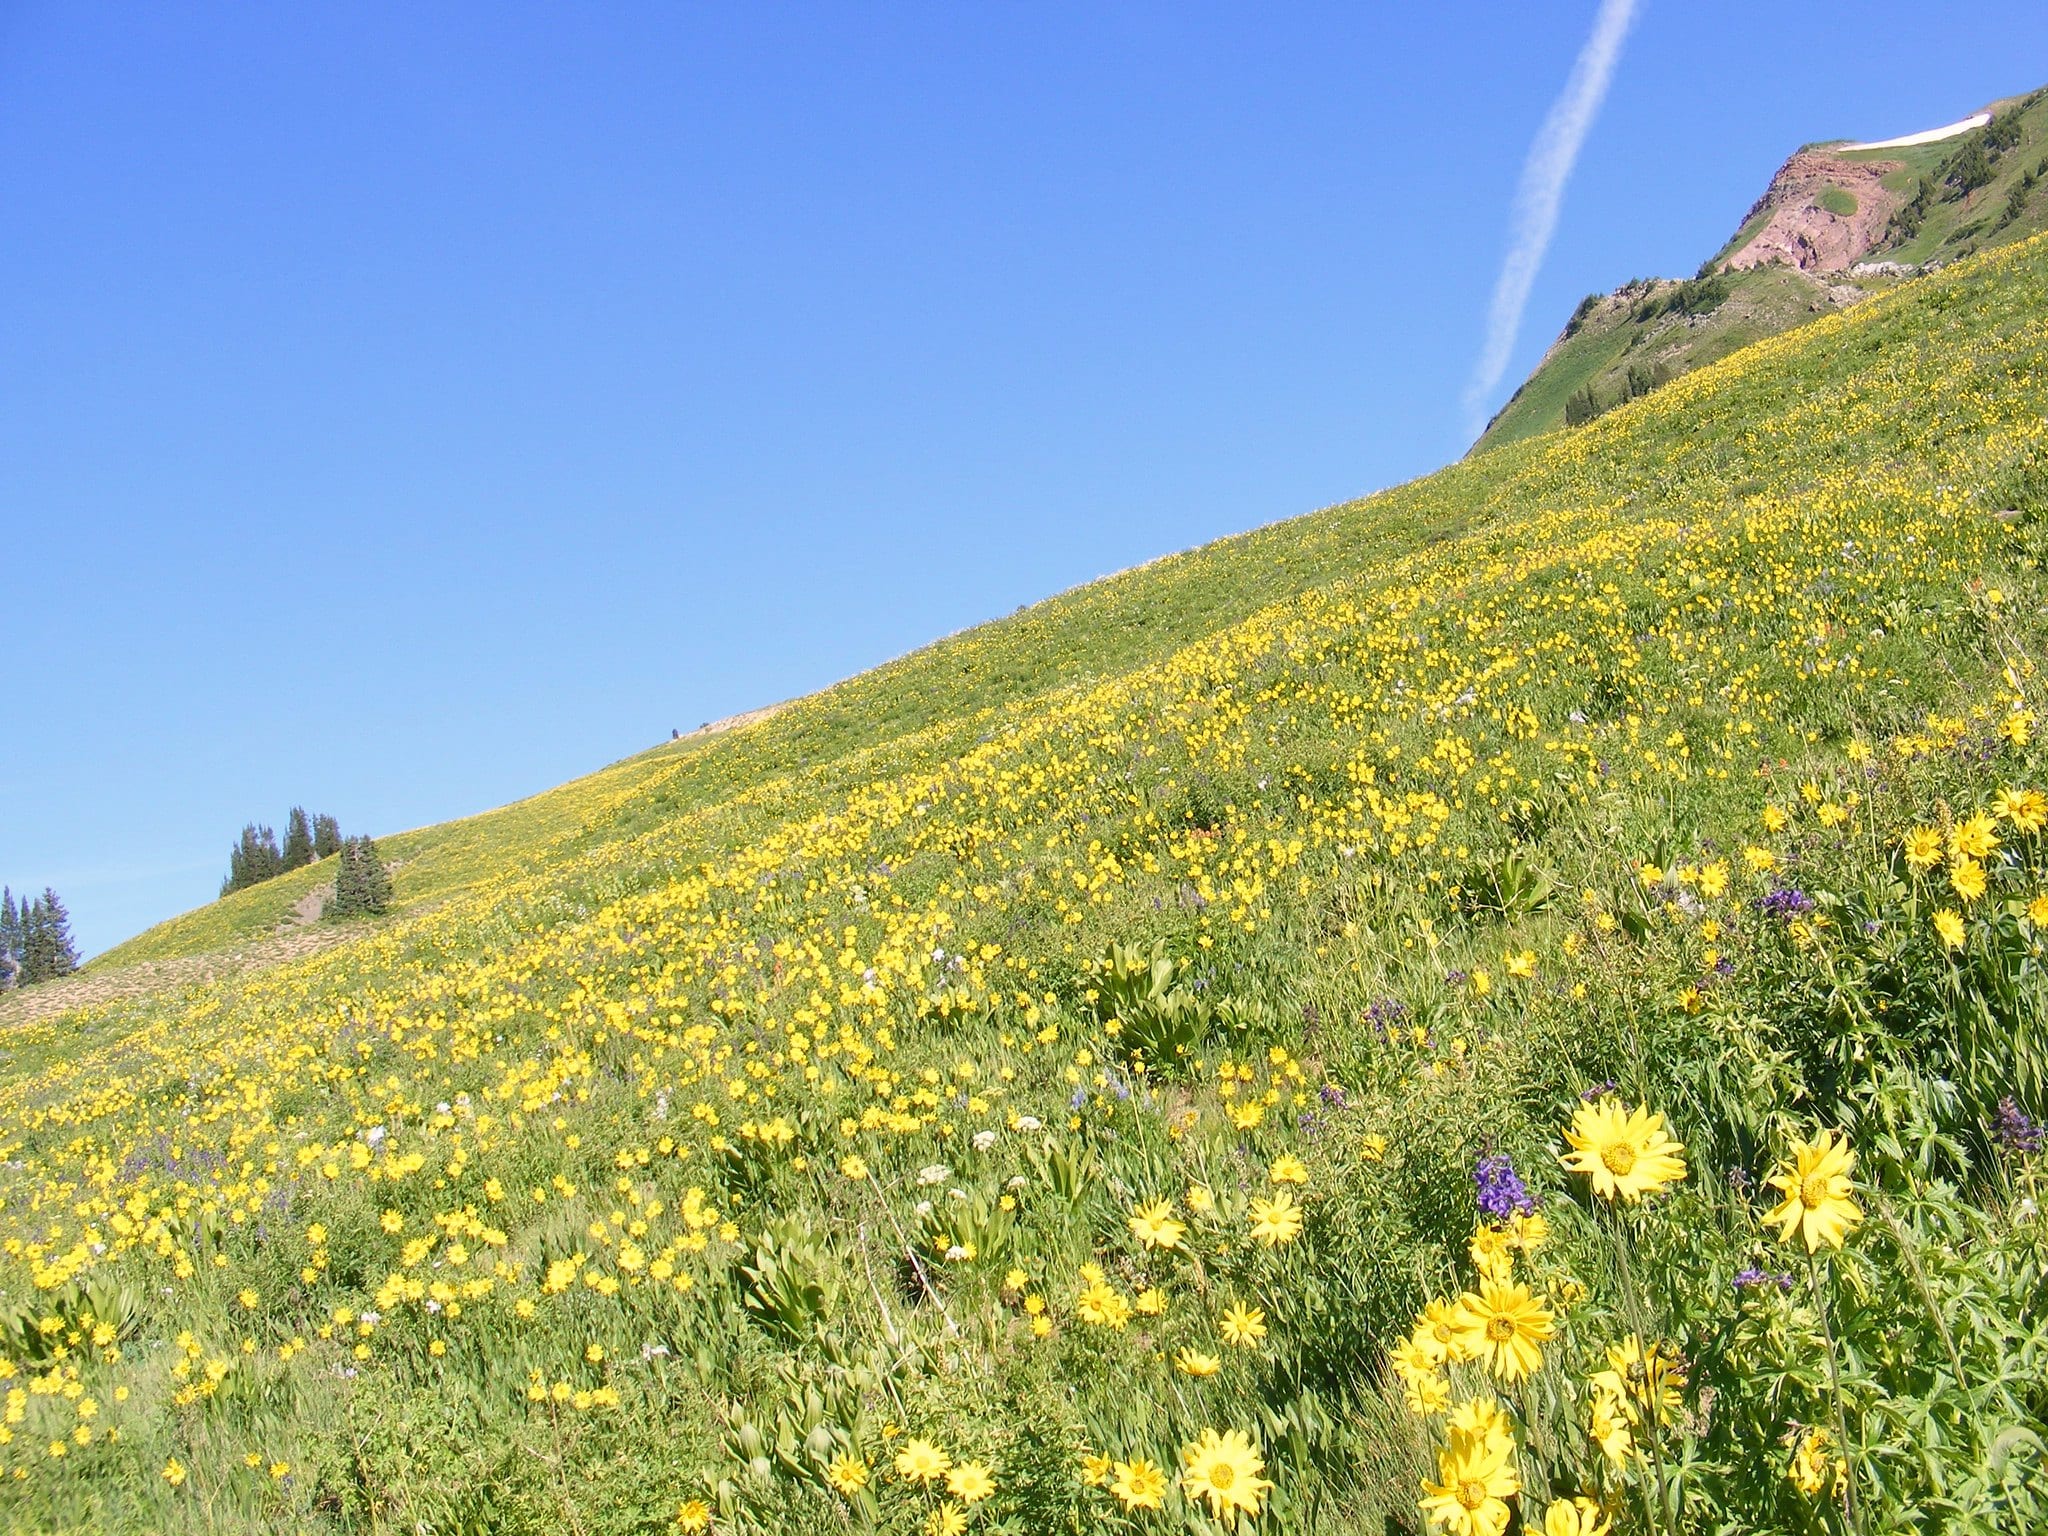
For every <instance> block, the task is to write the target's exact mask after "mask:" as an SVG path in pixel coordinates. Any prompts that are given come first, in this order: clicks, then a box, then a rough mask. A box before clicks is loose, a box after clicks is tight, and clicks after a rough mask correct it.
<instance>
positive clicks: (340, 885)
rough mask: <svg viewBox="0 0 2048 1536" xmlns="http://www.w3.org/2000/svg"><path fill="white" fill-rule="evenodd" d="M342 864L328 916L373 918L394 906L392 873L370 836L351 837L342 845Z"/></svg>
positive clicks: (335, 877)
mask: <svg viewBox="0 0 2048 1536" xmlns="http://www.w3.org/2000/svg"><path fill="white" fill-rule="evenodd" d="M340 864H341V867H340V868H339V869H338V870H337V871H336V872H335V876H334V895H333V896H332V897H331V898H330V899H329V900H328V903H327V906H326V908H325V911H324V914H323V915H325V916H327V917H373V916H375V915H376V914H377V913H380V912H383V911H385V910H386V909H387V908H388V907H390V905H391V875H390V872H389V871H387V870H386V869H385V868H384V861H383V860H382V859H381V858H379V857H378V856H377V845H376V844H375V843H373V842H371V841H370V839H368V838H367V837H351V838H348V839H346V840H344V841H343V843H342V845H341V860H340Z"/></svg>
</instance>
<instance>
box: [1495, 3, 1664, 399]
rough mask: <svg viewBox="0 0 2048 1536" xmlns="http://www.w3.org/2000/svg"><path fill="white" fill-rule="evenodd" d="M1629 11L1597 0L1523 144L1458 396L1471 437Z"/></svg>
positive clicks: (1501, 369)
mask: <svg viewBox="0 0 2048 1536" xmlns="http://www.w3.org/2000/svg"><path fill="white" fill-rule="evenodd" d="M1635 13H1636V0H1600V14H1599V15H1598V16H1597V17H1595V18H1594V21H1593V31H1592V34H1591V35H1590V36H1589V37H1587V39H1586V45H1585V47H1583V48H1581V49H1580V50H1579V56H1578V59H1577V60H1576V61H1575V62H1574V63H1573V64H1572V73H1571V78H1570V79H1569V80H1567V81H1565V85H1564V94H1563V95H1561V96H1559V97H1558V98H1557V102H1556V104H1555V105H1553V106H1552V107H1551V109H1550V115H1549V116H1548V117H1546V118H1544V120H1543V126H1542V127H1541V128H1539V129H1538V130H1537V132H1536V141H1535V142H1534V143H1533V144H1531V145H1530V146H1529V159H1528V161H1527V163H1526V164H1524V165H1523V167H1522V180H1521V184H1520V185H1519V186H1517V187H1516V188H1515V206H1514V215H1513V218H1514V223H1513V229H1512V233H1511V236H1510V239H1509V242H1508V254H1507V259H1506V260H1505V261H1503V262H1502V263H1501V266H1500V280H1499V281H1498V282H1496V283H1495V284H1494V287H1493V307H1492V309H1491V310H1489V311H1488V313H1487V316H1486V343H1485V345H1484V346H1482V347H1481V348H1480V349H1479V363H1478V366H1476V367H1475V368H1474V369H1473V370H1472V382H1471V384H1470V385H1468V386H1467V387H1466V390H1465V409H1466V410H1467V411H1468V412H1469V413H1470V414H1471V417H1472V435H1473V436H1474V437H1477V436H1478V435H1479V434H1480V432H1481V431H1483V430H1484V429H1485V425H1486V417H1485V414H1484V413H1485V410H1486V402H1487V400H1488V398H1489V397H1491V395H1492V394H1493V391H1494V389H1495V388H1496V387H1497V386H1498V385H1499V384H1500V378H1501V375H1502V374H1503V373H1505V372H1507V366H1508V354H1509V353H1510V352H1511V351H1513V349H1514V345H1515V333H1516V332H1517V331H1518V330H1520V329H1521V325H1522V310H1523V307H1524V306H1525V305H1527V304H1528V302H1529V288H1530V286H1531V285H1532V284H1533V283H1534V282H1535V281H1536V269H1537V268H1538V267H1540V266H1542V265H1543V253H1544V252H1545V251H1547V250H1548V249H1549V248H1550V236H1551V232H1552V231H1554V230H1555V229H1556V228H1557V205H1558V203H1559V201H1560V200H1561V199H1562V198H1563V197H1564V184H1565V182H1566V181H1568V180H1569V179H1570V178H1571V174H1572V166H1573V164H1574V163H1575V162H1576V161H1577V160H1578V158H1579V146H1580V145H1581V144H1583V143H1584V142H1585V139H1586V130H1587V129H1588V128H1590V127H1592V126H1593V117H1594V114H1596V113H1597V112H1599V110H1600V103H1601V102H1602V101H1604V100H1605V99H1606V97H1607V85H1608V82H1609V81H1610V80H1611V79H1613V77H1614V62H1615V60H1616V59H1617V58H1619V57H1620V55H1621V43H1622V39H1623V38H1624V37H1626V36H1627V35H1628V28H1629V23H1630V22H1632V21H1633V20H1635Z"/></svg>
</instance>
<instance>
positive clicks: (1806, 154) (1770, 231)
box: [1723, 149, 1902, 272]
mask: <svg viewBox="0 0 2048 1536" xmlns="http://www.w3.org/2000/svg"><path fill="white" fill-rule="evenodd" d="M1898 168H1899V162H1898V161H1896V160H1844V159H1842V158H1841V157H1840V156H1838V155H1834V154H1830V153H1829V152H1828V151H1827V150H1824V149H1802V150H1801V151H1799V153H1798V154H1796V155H1794V156H1793V157H1792V158H1791V159H1790V160H1787V161H1786V162H1785V164H1784V165H1783V166H1782V167H1781V168H1780V169H1779V171H1778V174H1777V175H1775V176H1773V177H1772V178H1771V184H1770V186H1769V187H1768V188H1766V189H1765V191H1764V195H1763V196H1762V197H1761V198H1759V199H1758V200H1757V203H1756V206H1755V207H1753V208H1751V209H1750V210H1749V212H1748V214H1747V215H1745V216H1744V218H1743V221H1742V227H1743V228H1745V229H1747V228H1748V227H1749V226H1750V225H1751V224H1752V223H1754V222H1755V221H1756V219H1757V218H1758V217H1759V216H1763V219H1764V222H1763V226H1762V227H1761V228H1760V229H1758V230H1757V232H1756V233H1755V234H1753V235H1751V236H1750V237H1749V239H1748V240H1746V241H1744V242H1743V244H1742V245H1741V246H1740V247H1738V248H1737V249H1736V251H1735V253H1734V254H1733V255H1731V256H1730V257H1728V259H1727V261H1726V262H1725V263H1723V265H1725V266H1729V267H1733V268H1735V269H1737V270H1738V271H1739V270H1741V269H1743V268H1746V267H1763V266H1769V265H1771V264H1772V263H1774V262H1775V263H1781V264H1783V265H1785V266H1790V267H1797V268H1798V269H1799V270H1800V271H1802V272H1843V271H1847V270H1848V269H1849V268H1850V267H1851V266H1852V265H1854V264H1855V262H1856V260H1857V258H1858V257H1860V256H1862V255H1864V254H1865V253H1866V252H1868V251H1870V250H1872V249H1873V248H1875V247H1876V246H1877V244H1878V243H1879V242H1880V241H1881V240H1883V238H1884V232H1885V229H1886V227H1887V226H1888V225H1889V224H1890V223H1891V218H1892V214H1893V213H1895V212H1896V211H1897V210H1898V207H1899V204H1900V202H1901V201H1902V200H1901V199H1900V198H1899V197H1898V196H1897V195H1896V194H1894V193H1893V192H1891V191H1890V190H1889V189H1887V188H1886V186H1885V184H1884V178H1885V177H1886V176H1888V175H1890V174H1891V173H1892V172H1893V171H1895V170H1897V169H1898ZM1827 203H1833V204H1834V205H1835V207H1833V208H1830V207H1828V206H1825V204H1827ZM1838 208H1849V209H1851V210H1852V211H1847V212H1837V211H1836V209H1838Z"/></svg>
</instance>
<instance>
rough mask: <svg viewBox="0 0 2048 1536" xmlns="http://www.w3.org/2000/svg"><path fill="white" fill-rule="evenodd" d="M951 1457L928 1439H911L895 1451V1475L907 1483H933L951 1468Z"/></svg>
mask: <svg viewBox="0 0 2048 1536" xmlns="http://www.w3.org/2000/svg"><path fill="white" fill-rule="evenodd" d="M952 1465H953V1458H952V1457H950V1456H948V1455H947V1454H946V1453H945V1452H944V1451H942V1450H940V1449H939V1448H938V1447H937V1446H936V1445H933V1444H932V1443H931V1441H929V1440H912V1441H909V1442H908V1443H907V1444H905V1445H904V1447H903V1449H902V1450H900V1451H898V1452H897V1453H896V1475H897V1476H898V1477H900V1478H902V1479H903V1480H904V1481H905V1482H909V1483H935V1482H937V1481H938V1480H939V1479H940V1478H942V1477H944V1476H945V1475H946V1473H947V1472H948V1471H949V1470H950V1469H951V1468H952Z"/></svg>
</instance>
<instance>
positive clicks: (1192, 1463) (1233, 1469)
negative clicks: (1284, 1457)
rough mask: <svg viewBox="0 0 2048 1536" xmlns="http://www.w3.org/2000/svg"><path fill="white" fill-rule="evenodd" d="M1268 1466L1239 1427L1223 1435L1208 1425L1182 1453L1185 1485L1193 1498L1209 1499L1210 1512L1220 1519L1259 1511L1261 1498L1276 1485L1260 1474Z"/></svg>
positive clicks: (1181, 1462)
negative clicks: (1208, 1427)
mask: <svg viewBox="0 0 2048 1536" xmlns="http://www.w3.org/2000/svg"><path fill="white" fill-rule="evenodd" d="M1265 1469H1266V1462H1265V1458H1264V1457H1262V1456H1260V1455H1259V1452H1258V1448H1257V1447H1256V1446H1254V1445H1253V1444H1252V1443H1251V1441H1250V1439H1249V1438H1247V1437H1246V1435H1245V1433H1244V1431H1242V1430H1238V1429H1231V1430H1225V1431H1224V1432H1223V1433H1222V1434H1220V1435H1219V1434H1218V1433H1217V1432H1216V1431H1215V1430H1213V1429H1205V1430H1203V1431H1202V1434H1201V1437H1200V1438H1199V1439H1198V1440H1196V1441H1195V1443H1194V1444H1193V1445H1190V1446H1186V1447H1184V1448H1183V1449H1182V1450H1181V1453H1180V1485H1181V1488H1182V1489H1183V1490H1184V1491H1185V1492H1186V1493H1187V1495H1188V1497H1189V1498H1190V1499H1202V1500H1205V1501H1207V1503H1208V1505H1209V1513H1210V1514H1212V1515H1214V1516H1215V1517H1216V1518H1217V1519H1219V1520H1222V1519H1225V1518H1233V1519H1234V1518H1235V1517H1236V1516H1237V1515H1238V1514H1239V1513H1240V1512H1241V1513H1243V1514H1247V1515H1256V1514H1257V1513H1258V1512H1259V1502H1260V1500H1261V1499H1262V1498H1263V1497H1264V1495H1265V1493H1266V1490H1267V1489H1269V1488H1271V1487H1272V1486H1273V1485H1272V1483H1271V1482H1269V1481H1268V1480H1267V1479H1265V1478H1263V1477H1261V1476H1260V1475H1259V1474H1260V1473H1261V1472H1263V1471H1265Z"/></svg>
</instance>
